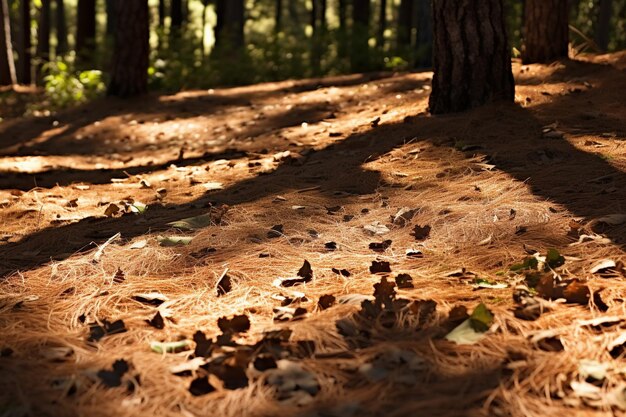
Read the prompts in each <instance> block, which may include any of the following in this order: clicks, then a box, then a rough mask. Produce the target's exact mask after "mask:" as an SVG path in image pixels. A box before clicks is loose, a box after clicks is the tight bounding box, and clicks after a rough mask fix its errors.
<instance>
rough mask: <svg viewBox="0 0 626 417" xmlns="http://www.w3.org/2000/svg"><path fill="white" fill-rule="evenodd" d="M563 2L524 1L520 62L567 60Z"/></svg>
mask: <svg viewBox="0 0 626 417" xmlns="http://www.w3.org/2000/svg"><path fill="white" fill-rule="evenodd" d="M567 16H568V7H567V0H526V13H525V22H524V46H523V47H522V62H523V63H524V64H532V63H535V62H548V61H552V60H554V59H558V58H567V47H568V45H567V44H568V41H569V38H568V36H569V34H568V31H569V28H568V19H567Z"/></svg>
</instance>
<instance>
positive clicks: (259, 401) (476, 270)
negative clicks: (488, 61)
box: [0, 56, 626, 416]
mask: <svg viewBox="0 0 626 417" xmlns="http://www.w3.org/2000/svg"><path fill="white" fill-rule="evenodd" d="M587 60H588V61H589V62H586V63H583V62H569V63H558V64H554V65H552V66H540V65H533V66H520V65H519V64H515V65H514V68H515V74H516V79H517V84H518V86H517V91H516V100H517V103H516V104H515V105H512V104H511V105H508V104H493V105H490V106H487V107H484V108H481V109H477V110H474V111H470V112H467V113H464V114H459V115H451V116H441V117H430V116H428V115H427V114H426V113H425V111H426V108H427V99H428V94H429V81H430V77H431V76H432V74H430V73H418V74H399V75H392V74H375V75H372V76H350V77H337V78H332V79H319V80H305V81H290V82H283V83H274V84H263V85H259V86H250V87H242V88H237V89H224V90H219V89H216V90H210V91H201V92H200V91H198V92H185V93H180V94H177V95H174V96H165V97H158V96H151V97H149V98H146V99H142V100H137V101H131V102H121V101H115V100H103V101H100V102H97V103H93V104H91V105H88V106H86V107H83V108H79V109H74V110H69V111H67V112H62V113H60V114H58V115H55V116H52V117H50V118H43V119H38V120H31V119H28V120H25V119H15V120H11V121H8V122H5V123H3V124H2V125H0V152H1V153H2V155H3V156H2V157H1V158H0V170H1V171H2V175H1V176H0V188H1V189H0V207H2V211H1V212H0V213H1V214H0V215H1V216H2V217H1V218H0V219H1V220H0V242H1V243H0V273H1V274H2V276H3V281H2V284H0V350H1V352H2V354H1V356H0V370H1V371H2V372H1V373H2V377H0V404H1V406H0V407H2V408H0V411H2V412H6V413H8V415H36V416H42V415H55V416H58V415H90V416H91V415H94V416H95V415H129V416H130V415H185V416H192V415H207V414H210V415H220V416H231V415H232V416H241V415H251V416H252V415H255V416H256V415H311V416H314V415H315V416H352V415H354V416H357V415H359V416H370V415H372V416H373V415H386V416H388V415H393V416H405V415H420V414H428V415H455V416H458V415H502V416H504V415H513V416H541V415H546V414H548V413H555V414H556V413H570V414H571V413H572V411H573V410H575V411H576V412H577V413H580V414H581V415H583V414H589V415H598V416H601V415H611V413H612V412H617V411H619V410H621V409H622V408H626V399H625V398H626V397H625V396H624V391H623V387H624V384H626V378H625V377H624V375H623V372H624V363H623V359H622V353H621V352H622V345H623V344H624V341H623V340H621V339H620V337H621V336H622V334H623V327H624V326H625V325H626V322H625V321H624V320H626V311H625V309H624V303H623V300H624V297H625V296H626V286H625V285H624V282H625V281H624V279H625V277H624V274H625V273H626V271H624V269H623V264H620V262H623V261H624V260H625V256H624V252H623V247H624V244H626V231H625V227H626V215H625V213H626V207H624V203H625V202H626V173H625V171H624V168H625V167H626V165H625V161H626V159H625V155H626V154H625V152H624V149H623V147H622V146H621V145H622V144H623V143H624V142H623V141H624V140H625V139H626V117H625V116H626V114H625V109H624V106H623V104H622V105H620V104H619V103H623V102H622V101H621V100H622V94H623V93H622V92H623V91H625V90H624V88H626V77H625V74H624V72H623V71H622V70H620V69H616V67H617V66H618V65H619V63H620V62H622V60H623V56H622V57H621V58H620V57H619V56H617V57H613V56H603V57H598V58H589V59H587ZM605 62H610V63H611V65H604V64H603V63H605ZM601 63H602V65H601ZM403 213H404V214H403ZM198 216H200V217H198ZM189 218H192V219H193V220H190V221H191V226H189V221H188V222H187V224H185V223H183V224H181V223H175V222H177V221H180V220H181V219H189ZM173 222H174V223H173ZM188 229H191V230H188ZM118 233H119V234H118ZM176 242H178V244H175V243H176ZM372 244H373V245H372ZM169 245H172V246H169ZM549 249H556V250H557V251H558V255H563V256H564V259H563V260H564V264H563V265H557V264H553V266H554V268H553V271H554V272H555V273H556V274H557V275H558V277H559V279H561V280H562V282H561V283H560V284H558V285H557V287H558V288H552V286H553V285H554V283H553V282H552V280H551V275H550V274H551V273H552V272H547V273H544V274H539V275H541V278H542V279H543V281H541V284H540V285H538V284H537V282H530V281H532V276H531V277H529V278H528V279H527V280H526V281H525V275H527V274H526V273H524V272H512V271H511V270H510V267H511V265H514V264H517V263H520V262H523V261H524V259H527V258H528V257H531V256H539V255H540V256H545V255H546V254H547V253H548V251H549ZM552 253H554V252H553V251H552ZM535 254H536V255H535ZM540 259H542V258H541V257H540ZM559 259H560V258H559ZM305 260H306V261H308V263H309V264H310V266H311V271H312V272H311V271H309V270H308V269H307V267H306V265H307V263H306V262H305ZM608 261H611V262H613V263H612V264H610V263H609V264H604V265H605V267H602V268H600V267H598V265H599V264H600V263H601V262H608ZM373 262H381V263H380V264H373ZM546 262H548V261H546ZM386 263H388V264H389V269H390V271H391V272H385V268H384V266H386V265H387V264H386ZM303 265H304V266H303ZM376 265H377V266H376ZM611 265H612V266H611ZM371 267H374V268H376V267H378V268H379V269H381V268H382V271H380V272H377V270H376V269H370V268H371ZM531 272H532V271H531ZM404 274H408V276H410V278H411V279H412V287H411V286H410V285H407V284H406V279H407V276H406V275H404ZM531 275H532V274H531ZM546 276H547V277H548V278H550V279H549V280H548V278H546ZM225 277H227V278H225ZM280 279H283V280H282V281H281V280H280ZM284 279H287V281H285V280H284ZM573 279H576V280H580V281H568V280H573ZM277 280H278V281H277ZM385 281H387V282H388V283H396V288H394V289H391V285H390V284H385ZM548 281H549V282H548ZM281 282H282V283H283V285H281ZM285 282H286V283H287V284H285ZM572 282H574V284H573V285H572V286H570V285H571V283H572ZM550 283H552V284H550ZM290 284H295V285H293V286H292V285H290ZM519 285H525V286H527V287H530V288H529V291H530V293H529V294H526V293H524V292H523V291H522V292H521V293H520V289H519V288H518V286H519ZM563 288H565V290H564V292H563V293H561V294H560V295H561V297H559V296H554V297H549V296H547V293H549V292H550V291H557V292H558V291H563ZM513 294H516V297H515V300H514V297H513ZM520 294H521V295H520ZM330 296H332V297H330ZM541 296H544V297H545V298H552V299H553V300H552V301H548V300H542V299H541ZM581 297H582V301H581V300H580V298H581ZM394 299H396V301H395V302H394V303H392V302H391V301H392V300H394ZM367 300H370V301H367ZM398 300H400V301H398ZM402 300H407V301H402ZM564 300H567V301H568V303H565V302H564ZM433 301H434V302H435V303H436V304H435V303H433ZM368 303H369V304H368ZM481 303H482V304H484V306H486V307H487V308H488V309H489V310H490V311H491V312H492V313H493V315H494V318H493V322H491V321H490V322H489V325H490V328H489V331H487V332H486V333H480V334H479V336H480V337H481V339H480V340H479V341H477V343H475V344H468V345H458V344H455V343H453V342H450V341H448V340H445V339H444V336H445V335H446V334H447V333H448V332H449V331H450V330H452V328H454V327H455V326H456V325H458V324H459V323H461V322H462V321H463V320H464V319H465V318H466V317H465V316H464V315H463V314H462V312H463V307H465V308H466V309H467V312H468V313H471V312H472V311H473V310H474V309H475V308H476V307H477V306H479V305H481ZM519 303H521V304H519ZM528 303H531V304H532V303H536V305H537V306H540V309H539V310H533V311H535V313H537V314H536V315H533V314H531V313H530V312H529V311H530V310H529V309H530V307H529V304H528ZM532 305H535V304H532ZM532 305H531V307H532ZM524 308H526V309H524ZM377 309H379V310H377ZM520 309H521V311H522V312H520ZM516 310H517V311H516ZM157 313H158V317H157ZM235 315H245V316H247V317H248V319H249V321H250V328H249V330H247V329H245V331H241V332H239V331H233V330H232V327H229V326H235V325H234V324H228V323H227V322H224V321H222V322H221V326H218V319H220V318H221V317H228V318H231V317H233V316H235ZM159 317H160V318H159ZM524 318H525V319H526V320H524ZM529 319H530V320H529ZM532 319H534V320H532ZM592 319H597V321H594V322H589V321H588V320H592ZM117 320H122V321H123V327H120V326H121V325H120V323H119V322H118V323H117V324H115V322H116V321H117ZM240 320H244V319H240ZM239 324H241V323H239ZM244 327H246V326H244ZM277 329H282V330H287V329H288V330H290V331H291V334H288V333H286V332H282V333H276V332H275V333H271V334H268V333H267V332H268V331H270V330H277ZM120 330H125V331H124V332H121V333H117V332H118V331H120ZM240 330H243V329H240ZM197 331H201V332H202V333H203V334H204V337H205V338H207V339H212V338H213V339H214V343H213V344H212V345H210V346H209V344H208V343H207V342H206V341H203V340H204V339H202V336H199V335H198V334H196V332H197ZM98 332H100V333H98ZM107 332H108V333H111V334H106V333H107ZM102 333H105V334H104V335H103V334H102ZM89 338H91V339H92V340H88V339H89ZM181 341H182V342H181ZM153 342H167V343H170V342H172V343H179V344H180V346H178V347H177V348H176V352H169V353H167V352H166V353H157V352H156V351H158V350H159V349H161V350H163V349H168V348H166V347H163V346H164V345H160V344H158V343H157V344H156V345H155V344H154V343H153ZM151 343H152V345H151ZM168 346H169V345H168ZM172 346H174V345H172ZM171 349H174V348H173V347H171ZM203 349H204V350H203ZM194 355H195V356H196V358H195V359H194V358H193V357H194ZM118 359H119V360H122V362H117V364H115V361H116V360H118ZM180 366H185V367H186V368H185V369H181V368H180ZM172 367H174V368H175V369H172ZM176 367H179V368H178V369H176ZM177 374H178V375H177ZM117 385H119V386H117ZM212 390H214V391H213V392H209V391H212Z"/></svg>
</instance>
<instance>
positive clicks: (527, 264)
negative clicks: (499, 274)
mask: <svg viewBox="0 0 626 417" xmlns="http://www.w3.org/2000/svg"><path fill="white" fill-rule="evenodd" d="M538 265H539V261H538V260H537V258H532V257H529V258H526V259H524V262H522V263H521V264H515V265H512V266H511V268H509V269H510V270H511V271H513V272H518V271H523V270H525V269H537V266H538Z"/></svg>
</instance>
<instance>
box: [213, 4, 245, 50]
mask: <svg viewBox="0 0 626 417" xmlns="http://www.w3.org/2000/svg"><path fill="white" fill-rule="evenodd" d="M216 12H217V23H216V26H215V52H216V53H217V54H218V55H219V56H221V57H223V56H226V55H232V56H236V55H238V54H239V52H240V51H241V50H242V49H243V46H244V35H243V29H244V24H245V6H244V0H217V5H216Z"/></svg>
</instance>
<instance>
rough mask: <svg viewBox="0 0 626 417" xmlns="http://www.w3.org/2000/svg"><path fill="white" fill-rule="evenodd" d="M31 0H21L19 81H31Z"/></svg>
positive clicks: (26, 82)
mask: <svg viewBox="0 0 626 417" xmlns="http://www.w3.org/2000/svg"><path fill="white" fill-rule="evenodd" d="M30 35H31V33H30V0H22V1H20V24H19V32H18V38H17V57H18V59H17V82H18V83H21V84H30V83H31V81H32V80H31V78H32V77H31V51H30V47H31V42H30Z"/></svg>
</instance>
